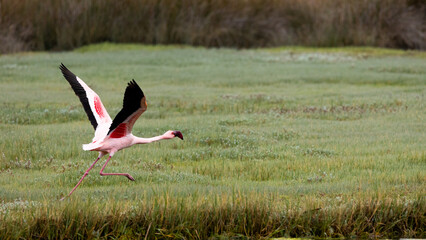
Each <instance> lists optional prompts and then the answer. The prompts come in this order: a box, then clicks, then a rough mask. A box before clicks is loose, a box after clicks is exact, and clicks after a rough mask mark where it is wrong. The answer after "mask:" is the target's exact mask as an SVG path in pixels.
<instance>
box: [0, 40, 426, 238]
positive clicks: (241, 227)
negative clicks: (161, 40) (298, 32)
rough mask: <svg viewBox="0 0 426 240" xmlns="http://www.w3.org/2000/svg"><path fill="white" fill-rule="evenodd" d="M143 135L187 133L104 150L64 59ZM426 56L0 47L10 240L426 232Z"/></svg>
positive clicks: (0, 212)
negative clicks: (138, 94) (101, 154)
mask: <svg viewBox="0 0 426 240" xmlns="http://www.w3.org/2000/svg"><path fill="white" fill-rule="evenodd" d="M61 62H63V63H64V64H65V65H66V66H67V67H68V68H69V69H70V70H71V71H73V72H74V73H76V74H77V75H78V76H79V77H81V78H82V79H83V80H84V81H85V82H86V83H88V84H89V85H90V86H91V87H92V89H94V90H95V91H96V92H97V93H98V94H99V96H100V97H101V99H102V101H103V103H104V105H105V106H106V108H107V109H108V110H109V114H110V115H111V117H114V116H115V114H116V113H117V112H118V111H119V110H120V109H121V105H122V97H123V93H124V89H125V86H126V84H127V82H128V81H129V80H131V79H132V78H134V79H135V80H136V81H137V82H138V83H139V85H140V86H141V87H142V89H143V90H144V92H145V95H146V96H147V101H148V110H147V111H146V112H145V113H144V114H143V115H142V116H141V118H140V119H139V120H138V122H137V123H136V124H135V127H134V129H133V134H134V135H136V136H141V137H151V136H155V135H159V134H162V133H164V132H165V131H167V130H169V129H174V130H180V131H182V133H183V135H184V137H185V140H184V141H180V140H178V139H174V140H171V141H163V142H157V143H153V144H149V145H139V146H134V147H133V148H129V149H125V150H123V151H121V152H118V153H117V154H116V155H115V156H114V157H113V158H112V161H111V162H110V164H109V165H108V166H107V168H106V170H108V172H128V173H130V174H131V175H132V176H133V177H134V178H135V179H136V181H135V182H130V181H129V180H128V179H127V178H125V177H120V176H108V177H101V176H100V175H99V170H100V168H101V165H102V163H103V162H104V161H105V159H103V161H100V162H99V163H98V165H97V166H96V167H95V168H94V169H93V170H92V171H91V172H90V174H89V176H87V177H86V179H85V180H84V182H83V183H82V185H81V186H80V187H79V188H78V189H77V190H76V192H75V193H74V194H73V195H72V196H71V197H70V198H68V199H66V200H65V201H62V202H61V201H59V199H60V198H61V197H63V196H64V195H65V194H67V193H68V192H69V191H70V190H71V189H72V187H73V186H74V185H75V184H76V183H77V181H78V180H79V178H80V177H81V176H82V175H83V173H84V171H85V170H86V169H87V168H88V167H89V166H90V164H91V163H92V162H93V161H94V160H95V158H96V157H97V153H93V152H85V151H83V150H82V149H81V145H82V144H83V143H89V142H90V141H91V139H92V137H93V129H92V126H91V125H90V123H89V121H88V120H87V117H86V115H85V113H84V111H83V108H82V107H81V105H80V102H79V101H78V98H77V97H76V96H75V95H74V93H73V92H72V90H71V88H70V86H69V85H68V83H67V82H66V81H65V79H63V77H62V75H61V73H60V71H59V69H58V66H59V64H60V63H61ZM425 94H426V55H425V53H424V52H414V51H413V52H406V51H398V50H384V49H374V48H333V49H315V48H274V49H262V50H241V51H238V50H230V49H204V48H192V47H182V46H155V47H154V46H142V45H113V44H98V45H92V46H88V47H83V48H80V49H77V50H75V51H73V52H58V53H43V52H40V53H32V52H31V53H20V54H15V55H2V56H0V104H1V108H0V134H1V138H0V238H1V239H8V238H19V237H22V238H25V239H28V238H83V239H87V238H88V239H91V238H105V239H107V238H108V239H109V238H111V239H114V238H120V237H121V238H123V239H126V238H145V237H146V238H186V239H193V238H196V239H206V238H236V239H239V238H272V237H354V236H357V237H370V238H375V237H380V238H397V237H417V238H425V237H426V232H425V228H424V226H425V222H426V221H425V220H426V216H425V213H426V199H425V196H426V148H425V143H426V141H425V139H426V131H425V129H426V121H425V117H426V106H425V103H426V99H425Z"/></svg>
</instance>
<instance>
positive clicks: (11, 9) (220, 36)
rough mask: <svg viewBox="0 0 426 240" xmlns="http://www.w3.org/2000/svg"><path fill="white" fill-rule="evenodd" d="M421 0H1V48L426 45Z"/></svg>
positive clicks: (425, 3)
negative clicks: (100, 44) (103, 44)
mask: <svg viewBox="0 0 426 240" xmlns="http://www.w3.org/2000/svg"><path fill="white" fill-rule="evenodd" d="M425 13H426V1H422V0H356V1H338V0H285V1H284V0H283V1H278V0H206V1H200V0H179V1H178V0H163V1H159V0H120V1H116V0H0V14H1V15H0V52H1V53H10V52H18V51H29V50H69V49H73V48H76V47H79V46H82V45H86V44H91V43H97V42H105V41H110V42H117V43H123V42H132V43H144V44H188V45H196V46H206V47H235V48H252V47H271V46H282V45H305V46H321V47H328V46H348V45H351V46H354V45H355V46H358V45H362V46H378V47H389V48H403V49H421V50H424V49H426V40H425V38H426V14H425Z"/></svg>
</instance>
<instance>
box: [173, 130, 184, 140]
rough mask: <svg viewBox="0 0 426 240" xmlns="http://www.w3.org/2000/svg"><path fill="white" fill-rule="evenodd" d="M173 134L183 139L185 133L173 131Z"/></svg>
mask: <svg viewBox="0 0 426 240" xmlns="http://www.w3.org/2000/svg"><path fill="white" fill-rule="evenodd" d="M173 135H175V136H176V137H178V138H180V139H182V140H183V135H182V133H181V132H180V131H173Z"/></svg>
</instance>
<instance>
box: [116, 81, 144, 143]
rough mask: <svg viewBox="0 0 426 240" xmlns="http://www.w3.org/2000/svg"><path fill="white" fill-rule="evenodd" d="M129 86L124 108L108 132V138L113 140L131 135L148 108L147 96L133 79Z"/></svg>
mask: <svg viewBox="0 0 426 240" xmlns="http://www.w3.org/2000/svg"><path fill="white" fill-rule="evenodd" d="M127 85H128V86H127V88H126V92H125V93H124V100H123V108H122V109H121V111H120V112H119V113H118V114H117V116H115V118H114V120H113V121H112V124H111V127H110V128H109V131H108V136H109V137H111V138H121V137H124V136H126V135H127V134H130V133H131V132H132V128H133V125H134V124H135V122H136V120H138V118H139V116H140V115H141V114H142V113H143V112H145V110H146V108H147V104H146V99H145V95H144V94H143V91H142V89H141V88H140V87H139V85H138V84H137V83H136V82H135V80H134V79H133V80H132V81H130V82H129V83H128V84H127Z"/></svg>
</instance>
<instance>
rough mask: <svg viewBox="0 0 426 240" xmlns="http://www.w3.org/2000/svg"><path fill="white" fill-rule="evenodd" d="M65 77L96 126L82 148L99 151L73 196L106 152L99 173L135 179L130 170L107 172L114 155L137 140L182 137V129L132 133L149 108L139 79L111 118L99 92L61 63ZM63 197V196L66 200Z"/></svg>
mask: <svg viewBox="0 0 426 240" xmlns="http://www.w3.org/2000/svg"><path fill="white" fill-rule="evenodd" d="M59 68H60V69H61V71H62V74H63V75H64V77H65V79H66V80H67V81H68V82H69V83H70V85H71V88H72V89H73V90H74V92H75V94H76V95H77V96H78V97H79V98H80V102H81V103H82V105H83V108H84V110H85V112H86V114H87V117H88V118H89V121H90V122H91V124H92V126H93V128H94V129H95V136H94V137H93V139H92V142H91V143H89V144H84V145H83V150H86V151H97V152H99V156H98V158H97V159H96V160H95V162H93V164H92V165H91V166H90V167H89V168H88V169H87V170H86V172H85V173H84V175H83V176H82V177H81V179H80V181H79V182H78V183H77V185H76V186H75V187H74V188H73V189H72V190H71V192H70V193H69V194H68V195H67V196H70V195H71V194H72V193H73V192H74V191H75V189H76V188H77V187H78V186H79V185H80V183H81V182H82V181H83V179H84V178H85V177H86V176H87V175H88V174H89V171H90V170H91V169H92V168H93V166H95V164H96V162H97V161H98V160H99V159H100V158H101V157H103V156H105V155H107V154H109V157H108V159H107V161H106V162H105V164H104V166H103V167H102V169H101V171H100V173H99V174H100V175H102V176H105V175H119V176H125V177H127V178H128V179H130V180H132V181H134V180H135V179H134V178H133V177H132V176H130V174H128V173H104V172H103V171H104V169H105V167H106V165H107V164H108V162H109V160H110V159H111V157H112V156H113V155H114V154H115V153H116V152H117V151H120V150H121V149H123V148H128V147H131V146H133V145H135V144H145V143H151V142H155V141H159V140H164V139H172V138H175V137H178V138H180V139H182V140H183V135H182V133H181V132H180V131H167V132H166V133H164V134H162V135H159V136H156V137H152V138H140V137H135V136H133V134H132V128H133V125H134V123H135V122H136V120H137V119H138V118H139V116H140V115H142V113H143V112H145V110H146V109H147V104H146V98H145V95H144V93H143V91H142V89H141V88H140V87H139V85H138V84H137V83H136V81H135V80H132V81H131V82H129V83H128V86H127V88H126V91H125V93H124V100H123V108H122V109H121V111H120V112H119V113H118V114H117V116H116V117H115V118H114V120H112V119H111V117H110V116H109V114H108V112H107V111H106V109H105V107H104V105H103V104H102V101H101V99H100V98H99V96H98V95H97V94H96V93H95V92H94V91H93V90H92V89H91V88H90V87H89V86H87V84H86V83H84V82H83V80H81V79H80V78H79V77H77V76H76V75H74V74H73V73H72V72H71V71H70V70H68V68H66V67H65V65H64V64H61V65H60V67H59ZM64 198H65V197H63V198H62V199H61V200H63V199H64Z"/></svg>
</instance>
